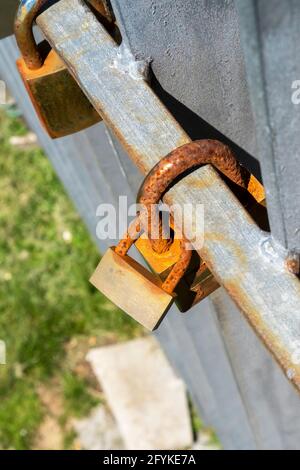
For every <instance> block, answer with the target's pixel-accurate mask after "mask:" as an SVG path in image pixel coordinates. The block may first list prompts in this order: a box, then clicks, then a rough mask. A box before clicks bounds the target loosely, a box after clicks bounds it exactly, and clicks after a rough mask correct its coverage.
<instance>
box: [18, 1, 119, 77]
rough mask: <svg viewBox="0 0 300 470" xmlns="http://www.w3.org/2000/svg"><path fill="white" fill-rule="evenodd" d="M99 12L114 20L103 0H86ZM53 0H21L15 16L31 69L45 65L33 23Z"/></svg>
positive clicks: (26, 59) (20, 40)
mask: <svg viewBox="0 0 300 470" xmlns="http://www.w3.org/2000/svg"><path fill="white" fill-rule="evenodd" d="M86 1H87V2H88V3H89V4H90V5H91V6H92V7H93V8H94V9H95V10H96V11H97V12H98V13H100V14H101V15H102V16H103V17H105V18H106V19H107V20H108V21H109V22H110V21H113V18H112V16H111V13H110V11H109V9H108V7H107V6H106V4H104V3H103V2H102V0H86ZM47 3H49V6H50V5H51V4H52V3H53V0H20V5H19V8H18V10H17V13H16V17H15V25H14V31H15V37H16V41H17V44H18V47H19V49H20V51H21V54H22V56H23V59H24V61H25V64H26V65H27V67H28V68H29V69H30V70H37V69H39V68H41V67H42V66H43V62H44V61H43V58H42V56H41V54H40V53H39V49H38V46H37V44H36V42H35V39H34V35H33V29H32V27H33V23H34V21H35V19H36V17H37V16H38V15H39V14H40V13H41V12H42V10H43V7H44V6H45V5H46V4H47Z"/></svg>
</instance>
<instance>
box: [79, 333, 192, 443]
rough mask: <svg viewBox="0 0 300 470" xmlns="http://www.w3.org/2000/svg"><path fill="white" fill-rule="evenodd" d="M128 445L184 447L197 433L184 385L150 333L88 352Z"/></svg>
mask: <svg viewBox="0 0 300 470" xmlns="http://www.w3.org/2000/svg"><path fill="white" fill-rule="evenodd" d="M87 360H88V361H89V362H90V363H91V366H92V368H93V371H94V373H95V375H96V377H97V378H98V380H99V382H100V384H101V387H102V389H103V391H104V393H105V395H106V398H107V401H108V404H109V406H110V408H111V410H112V412H113V414H114V416H115V419H116V421H117V423H118V426H119V429H120V432H121V435H122V437H123V440H124V442H125V447H126V448H127V449H132V450H138V449H145V450H155V449H161V450H163V449H185V448H188V447H191V446H192V443H193V436H192V429H191V422H190V414H189V409H188V402H187V397H186V390H185V385H184V383H183V382H182V380H180V379H179V378H178V377H176V375H175V373H174V371H173V370H172V368H171V366H170V364H169V363H168V361H167V359H166V357H165V355H164V353H163V352H162V350H161V349H160V347H159V345H158V343H157V342H156V340H155V339H154V338H152V337H147V338H142V339H137V340H133V341H129V342H127V343H123V344H118V345H113V346H107V347H103V348H97V349H93V350H91V351H90V352H89V353H88V355H87Z"/></svg>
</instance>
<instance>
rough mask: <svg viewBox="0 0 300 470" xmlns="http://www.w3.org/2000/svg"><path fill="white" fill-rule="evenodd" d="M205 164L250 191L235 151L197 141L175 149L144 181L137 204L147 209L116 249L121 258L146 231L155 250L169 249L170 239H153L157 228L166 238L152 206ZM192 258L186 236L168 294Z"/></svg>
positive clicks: (166, 284) (247, 176)
mask: <svg viewBox="0 0 300 470" xmlns="http://www.w3.org/2000/svg"><path fill="white" fill-rule="evenodd" d="M203 164H211V165H213V166H214V167H215V168H217V169H218V170H219V171H220V172H221V173H223V174H224V175H225V176H227V177H228V178H229V179H230V180H231V181H233V182H234V183H235V184H237V185H238V186H240V187H241V188H243V189H245V190H247V187H248V183H249V180H250V173H249V172H248V171H247V170H246V169H245V168H243V167H242V166H241V165H240V164H239V163H238V161H237V160H236V158H235V156H234V154H233V152H232V150H231V149H230V148H229V147H228V146H227V145H225V144H223V143H222V142H219V141H217V140H197V141H195V142H191V143H189V144H185V145H183V146H182V147H179V148H177V149H175V150H173V151H172V152H171V153H169V154H168V155H167V156H166V157H164V158H162V159H161V160H160V161H159V162H158V163H157V164H156V165H155V166H154V167H153V169H152V170H151V171H150V172H149V173H148V175H147V176H146V178H145V180H144V181H143V183H142V185H141V187H140V190H139V192H138V197H137V202H138V203H139V204H141V205H142V206H143V209H142V210H141V212H140V213H139V215H138V216H137V218H136V219H135V220H134V221H133V222H132V223H131V224H130V226H129V229H128V231H127V233H126V235H125V237H124V238H123V239H122V240H121V241H120V242H119V244H118V246H117V247H116V252H117V253H118V254H119V255H121V256H125V255H126V253H127V252H128V250H129V248H130V247H131V246H132V245H133V243H134V241H135V239H136V238H137V237H138V236H139V235H140V233H141V231H142V230H144V231H147V234H148V236H149V238H150V240H151V244H152V248H153V249H154V251H157V252H162V251H163V248H162V247H163V245H164V244H165V246H168V244H169V240H165V239H158V240H155V239H152V238H151V229H153V228H154V229H155V233H160V234H161V235H162V232H161V227H158V231H157V227H155V225H153V224H155V223H157V220H159V218H157V217H155V218H154V219H153V220H152V215H153V214H152V207H153V205H156V204H158V202H159V201H160V200H161V198H162V196H163V194H164V193H165V192H166V190H167V189H168V188H169V186H170V185H171V184H172V183H173V181H174V180H175V179H176V178H177V177H178V176H180V175H181V174H182V173H184V172H185V171H187V170H190V169H192V168H195V167H198V166H199V165H203ZM159 223H160V222H159ZM191 256H192V251H191V250H190V249H189V250H188V249H187V248H186V240H185V239H184V236H183V234H182V239H181V255H180V258H179V260H178V262H177V263H176V264H175V265H174V266H173V269H172V271H171V272H170V274H169V276H168V277H167V279H166V280H165V282H164V283H163V285H162V288H163V289H164V290H165V291H166V292H168V293H172V292H173V291H174V289H175V287H176V285H177V284H178V282H179V281H180V279H181V277H182V276H183V274H184V273H185V271H186V269H187V268H188V265H189V263H190V260H191Z"/></svg>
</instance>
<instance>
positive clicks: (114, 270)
mask: <svg viewBox="0 0 300 470" xmlns="http://www.w3.org/2000/svg"><path fill="white" fill-rule="evenodd" d="M90 282H91V283H92V284H93V285H94V286H95V287H96V288H97V289H98V290H99V291H101V292H102V293H103V294H104V295H105V296H106V297H108V299H109V300H111V301H112V302H113V303H114V304H115V305H117V306H118V307H119V308H120V309H122V310H123V311H124V312H126V313H127V314H128V315H130V316H131V317H132V318H134V319H135V320H136V321H138V322H139V323H141V325H143V326H144V327H145V328H147V329H148V330H151V331H152V330H155V329H156V328H157V327H158V325H159V324H160V322H161V321H162V319H163V318H164V316H165V314H166V313H167V312H168V310H169V308H170V307H171V305H172V303H173V301H174V298H175V296H174V295H171V294H168V293H166V292H165V291H164V290H163V289H162V288H161V281H160V280H159V278H158V277H157V276H155V275H154V274H152V273H151V272H149V271H148V270H147V269H145V268H144V267H143V266H141V265H140V264H139V263H137V262H136V261H135V260H134V259H132V258H130V257H129V256H120V255H118V254H117V253H116V252H115V250H114V247H112V248H110V249H109V250H108V251H107V252H106V253H105V254H104V256H103V257H102V259H101V261H100V263H99V265H98V267H97V268H96V271H95V272H94V274H93V275H92V277H91V279H90Z"/></svg>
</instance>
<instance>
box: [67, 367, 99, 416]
mask: <svg viewBox="0 0 300 470" xmlns="http://www.w3.org/2000/svg"><path fill="white" fill-rule="evenodd" d="M87 387H88V384H87V382H86V381H85V380H84V379H82V378H80V377H78V376H77V375H76V374H74V373H72V372H66V373H65V375H64V377H63V393H64V399H65V411H66V414H67V416H68V415H71V416H76V417H77V418H81V417H83V416H86V415H87V414H88V413H89V412H90V411H91V409H92V408H94V406H96V405H98V404H99V403H100V401H99V400H98V399H97V398H95V397H93V396H92V395H91V394H90V393H89V392H88V389H87Z"/></svg>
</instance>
